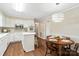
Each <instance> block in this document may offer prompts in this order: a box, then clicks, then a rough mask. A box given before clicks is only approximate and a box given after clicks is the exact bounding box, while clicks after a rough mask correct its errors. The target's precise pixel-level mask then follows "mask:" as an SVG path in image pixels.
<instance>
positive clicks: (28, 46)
mask: <svg viewBox="0 0 79 59" xmlns="http://www.w3.org/2000/svg"><path fill="white" fill-rule="evenodd" d="M34 35H35V33H34V32H31V33H30V32H24V33H23V36H24V37H23V40H22V45H23V49H24V51H26V52H29V51H33V50H34V42H35V40H34Z"/></svg>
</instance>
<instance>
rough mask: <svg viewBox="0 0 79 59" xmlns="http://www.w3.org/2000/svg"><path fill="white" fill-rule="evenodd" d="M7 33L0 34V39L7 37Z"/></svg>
mask: <svg viewBox="0 0 79 59" xmlns="http://www.w3.org/2000/svg"><path fill="white" fill-rule="evenodd" d="M7 34H8V33H0V38H2V37H4V36H5V35H7Z"/></svg>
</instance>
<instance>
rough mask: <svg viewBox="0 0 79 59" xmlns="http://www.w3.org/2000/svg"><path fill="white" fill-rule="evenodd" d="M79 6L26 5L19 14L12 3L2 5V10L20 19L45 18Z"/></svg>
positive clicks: (68, 4)
mask: <svg viewBox="0 0 79 59" xmlns="http://www.w3.org/2000/svg"><path fill="white" fill-rule="evenodd" d="M77 5H79V4H78V3H60V4H59V5H56V3H25V9H24V11H23V12H17V11H16V10H14V9H13V8H12V4H11V3H0V10H1V11H3V12H4V13H5V15H7V16H11V17H20V18H27V17H28V18H43V17H47V16H49V15H51V14H52V13H54V12H58V11H62V10H66V9H69V8H71V7H74V6H77Z"/></svg>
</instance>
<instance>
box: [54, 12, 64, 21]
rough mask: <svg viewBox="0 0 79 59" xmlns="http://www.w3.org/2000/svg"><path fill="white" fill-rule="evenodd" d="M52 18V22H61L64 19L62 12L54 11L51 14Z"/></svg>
mask: <svg viewBox="0 0 79 59" xmlns="http://www.w3.org/2000/svg"><path fill="white" fill-rule="evenodd" d="M52 20H53V21H54V22H62V21H63V20H64V13H55V14H53V15H52Z"/></svg>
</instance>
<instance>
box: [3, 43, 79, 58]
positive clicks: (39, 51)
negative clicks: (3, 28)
mask: <svg viewBox="0 0 79 59" xmlns="http://www.w3.org/2000/svg"><path fill="white" fill-rule="evenodd" d="M72 54H73V53H72ZM3 56H45V51H44V47H42V46H41V47H39V48H35V50H34V51H30V52H24V51H23V47H22V44H21V42H15V43H10V44H9V46H8V48H7V50H6V51H5V53H4V55H3ZM47 56H51V55H50V54H48V55H47ZM52 56H57V55H56V53H53V54H52ZM67 56H72V55H67ZM73 56H76V55H73ZM78 56H79V54H78Z"/></svg>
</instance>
